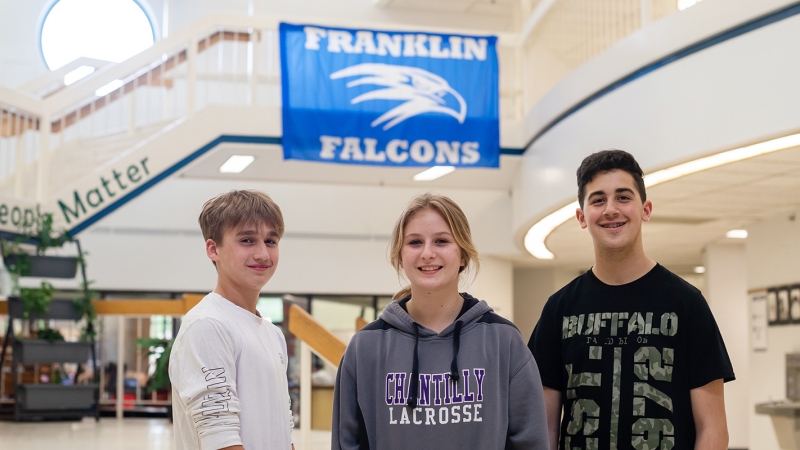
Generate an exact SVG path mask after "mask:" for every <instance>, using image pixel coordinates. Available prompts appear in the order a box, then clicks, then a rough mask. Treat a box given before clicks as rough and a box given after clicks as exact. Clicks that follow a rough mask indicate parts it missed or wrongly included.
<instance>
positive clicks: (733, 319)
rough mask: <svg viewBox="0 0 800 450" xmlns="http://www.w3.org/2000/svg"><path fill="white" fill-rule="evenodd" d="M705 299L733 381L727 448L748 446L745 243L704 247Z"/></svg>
mask: <svg viewBox="0 0 800 450" xmlns="http://www.w3.org/2000/svg"><path fill="white" fill-rule="evenodd" d="M705 267H706V292H705V293H706V300H708V304H709V306H710V307H711V311H712V312H713V313H714V318H715V319H716V320H717V324H718V325H719V329H720V332H721V333H722V338H723V339H724V340H725V346H726V347H727V349H728V355H729V356H730V358H731V363H733V371H734V373H736V381H734V382H732V383H726V385H725V413H726V415H727V418H728V434H729V436H730V443H729V447H731V448H749V447H750V445H749V442H750V425H749V420H750V411H751V410H752V409H753V406H752V405H750V398H749V396H750V383H749V378H750V377H749V373H748V372H749V359H750V350H749V345H750V344H749V335H750V334H749V331H748V330H749V328H748V326H749V325H748V324H749V321H748V315H749V309H748V306H749V305H748V297H747V259H746V253H745V246H744V244H727V243H726V244H714V245H710V246H708V247H706V254H705Z"/></svg>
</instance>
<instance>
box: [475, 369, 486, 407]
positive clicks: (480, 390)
mask: <svg viewBox="0 0 800 450" xmlns="http://www.w3.org/2000/svg"><path fill="white" fill-rule="evenodd" d="M474 372H475V379H477V380H478V401H479V402H482V401H483V377H484V376H485V375H486V369H474Z"/></svg>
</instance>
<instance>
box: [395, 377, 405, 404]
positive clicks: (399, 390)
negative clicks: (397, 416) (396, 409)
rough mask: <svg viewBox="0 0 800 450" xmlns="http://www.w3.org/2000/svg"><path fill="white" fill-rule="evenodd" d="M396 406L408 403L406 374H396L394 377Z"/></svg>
mask: <svg viewBox="0 0 800 450" xmlns="http://www.w3.org/2000/svg"><path fill="white" fill-rule="evenodd" d="M394 380H395V382H394V404H395V405H403V404H405V403H406V396H405V392H404V391H405V390H406V374H405V373H396V374H395V375H394Z"/></svg>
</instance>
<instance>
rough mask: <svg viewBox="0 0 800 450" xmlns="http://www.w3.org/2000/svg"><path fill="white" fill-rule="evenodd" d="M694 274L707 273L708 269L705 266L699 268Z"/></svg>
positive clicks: (695, 269)
mask: <svg viewBox="0 0 800 450" xmlns="http://www.w3.org/2000/svg"><path fill="white" fill-rule="evenodd" d="M694 273H706V268H705V267H703V266H697V267H695V268H694Z"/></svg>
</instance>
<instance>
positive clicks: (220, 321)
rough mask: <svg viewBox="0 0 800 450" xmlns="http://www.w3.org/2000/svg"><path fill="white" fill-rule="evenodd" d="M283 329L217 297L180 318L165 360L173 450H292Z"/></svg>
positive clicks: (206, 300)
mask: <svg viewBox="0 0 800 450" xmlns="http://www.w3.org/2000/svg"><path fill="white" fill-rule="evenodd" d="M287 363H288V356H287V353H286V340H285V339H284V337H283V333H282V332H281V330H280V329H279V328H278V327H276V326H275V325H273V324H272V323H270V322H269V321H268V320H264V319H262V318H260V317H258V316H256V315H254V314H252V313H250V312H249V311H246V310H244V309H242V308H240V307H238V306H236V305H234V304H233V303H231V302H230V301H228V300H226V299H224V298H223V297H222V296H220V295H219V294H216V293H213V292H212V293H210V294H208V295H207V296H206V297H205V298H204V299H203V300H202V301H201V302H200V303H198V304H197V306H195V307H194V308H192V309H191V310H190V311H189V313H188V314H186V316H185V317H184V319H183V322H182V324H181V328H180V331H179V332H178V336H177V337H176V338H175V344H174V345H173V347H172V353H171V356H170V360H169V377H170V380H171V381H172V407H173V412H172V415H173V420H174V433H175V448H176V450H183V449H187V450H188V449H198V448H199V449H203V450H217V449H220V448H224V447H228V446H231V445H244V448H245V450H258V449H270V450H271V449H287V450H288V449H290V448H291V445H292V436H291V434H292V428H293V427H294V422H293V420H292V412H291V409H290V400H289V390H288V385H287V379H286V370H287Z"/></svg>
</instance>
